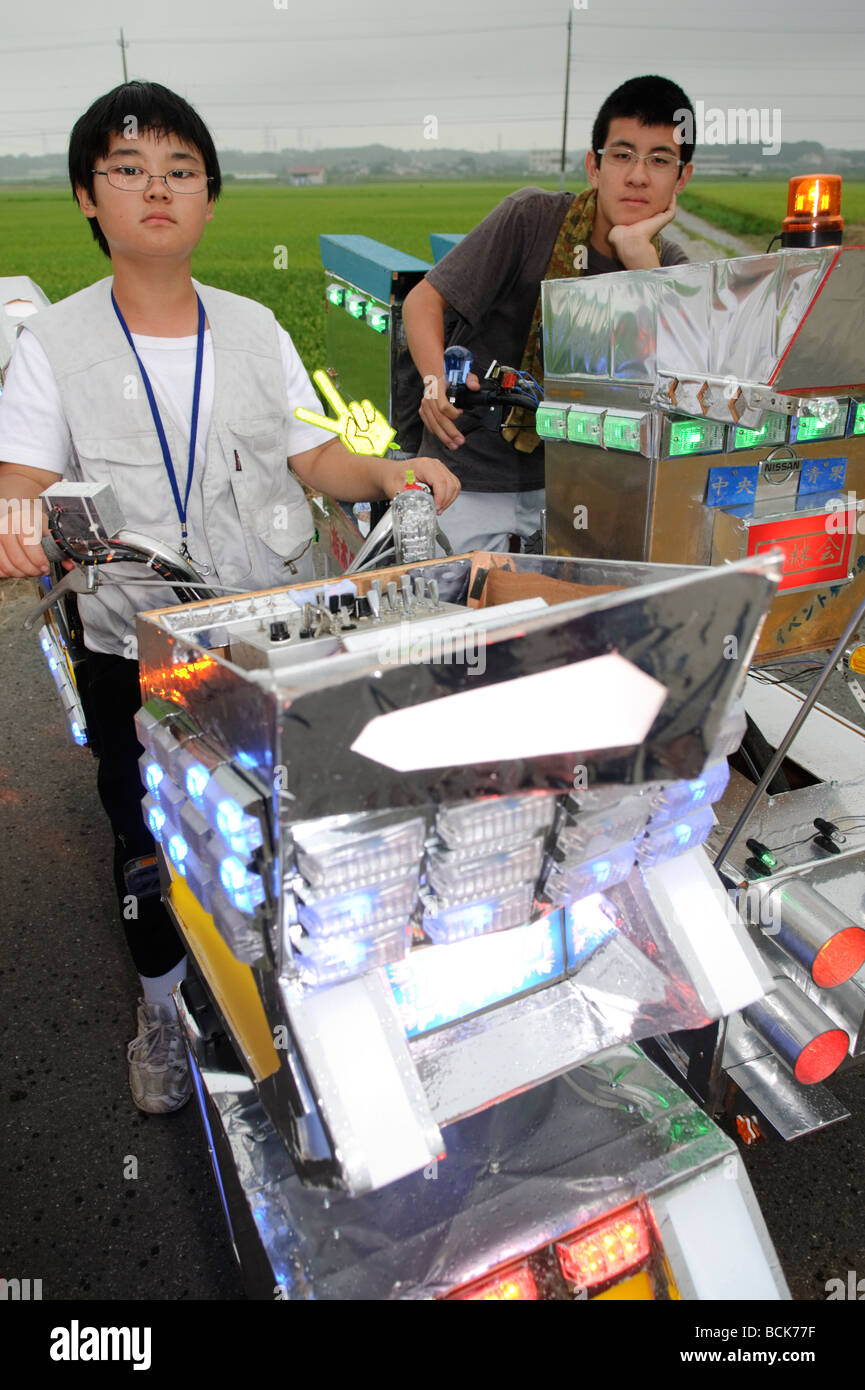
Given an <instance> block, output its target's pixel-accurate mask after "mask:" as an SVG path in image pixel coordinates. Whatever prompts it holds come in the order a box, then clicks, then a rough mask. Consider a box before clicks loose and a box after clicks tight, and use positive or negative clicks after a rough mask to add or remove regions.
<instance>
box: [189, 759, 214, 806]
mask: <svg viewBox="0 0 865 1390" xmlns="http://www.w3.org/2000/svg"><path fill="white" fill-rule="evenodd" d="M209 781H210V773H209V772H208V770H207V768H206V767H205V766H204V764H203V763H193V764H192V766H191V767H188V768H187V769H186V790H187V791H188V792H189V795H190V796H191V797H192V800H193V801H200V800H201V798H202V797H203V796H204V792H205V788H206V787H207V784H208V782H209Z"/></svg>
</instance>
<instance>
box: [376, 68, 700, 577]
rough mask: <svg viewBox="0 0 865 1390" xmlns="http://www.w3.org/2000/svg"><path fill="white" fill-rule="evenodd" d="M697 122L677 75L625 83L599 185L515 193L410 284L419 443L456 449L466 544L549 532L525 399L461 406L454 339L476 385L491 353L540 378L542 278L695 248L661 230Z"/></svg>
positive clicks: (452, 460)
mask: <svg viewBox="0 0 865 1390" xmlns="http://www.w3.org/2000/svg"><path fill="white" fill-rule="evenodd" d="M688 117H690V124H689V123H688V119H687V118H688ZM688 129H690V130H691V131H693V109H692V107H691V103H690V102H689V100H688V98H687V96H686V95H685V93H684V92H683V91H682V89H681V87H678V86H677V85H676V84H675V83H674V82H670V81H669V80H668V79H667V78H665V77H635V78H632V79H631V80H630V81H628V82H625V83H623V84H622V86H621V87H617V88H616V90H615V91H614V92H612V93H611V94H610V96H608V97H607V99H606V101H605V102H604V103H603V105H602V106H601V109H600V111H599V112H598V115H597V117H596V119H595V123H594V126H593V128H592V147H591V149H590V150H589V151H588V153H587V155H586V173H587V175H588V180H589V185H590V186H589V188H587V189H586V190H585V191H584V192H582V193H578V194H577V195H576V197H575V196H574V194H573V193H551V192H546V191H545V190H543V189H540V188H522V189H520V190H519V191H518V192H516V193H512V194H511V195H510V196H509V197H507V198H505V199H504V201H503V202H501V203H500V204H499V205H498V207H496V208H494V209H493V211H492V212H491V213H490V214H489V216H487V217H485V218H484V220H483V222H481V223H480V224H479V225H478V226H477V227H475V229H474V230H473V231H471V232H469V234H468V236H466V237H464V238H463V240H462V241H461V242H460V243H459V245H457V246H455V247H454V248H453V250H452V251H449V252H448V254H447V255H446V256H445V257H444V258H443V259H442V260H441V261H439V263H438V264H437V265H435V266H433V268H432V270H430V271H429V273H428V274H427V275H426V276H425V277H424V279H423V280H421V281H420V283H419V284H417V285H415V287H414V289H413V290H412V291H411V292H410V293H409V294H408V295H407V296H406V300H405V304H404V306H403V321H404V323H405V329H406V338H407V341H408V347H409V351H410V353H411V356H412V359H413V361H414V364H415V366H416V368H417V370H418V372H419V373H420V375H421V376H422V377H423V379H424V381H425V383H426V385H427V389H426V390H425V392H424V399H423V401H422V402H421V405H420V411H419V413H420V418H421V420H422V421H423V424H424V433H423V438H422V441H421V452H422V453H431V454H435V455H436V456H437V457H438V458H440V459H442V460H445V459H446V460H447V462H448V464H449V466H450V467H451V468H452V469H453V470H454V472H455V473H456V474H457V476H458V478H459V480H460V482H461V483H462V486H463V492H462V495H461V496H460V498H459V499H458V501H457V503H456V505H455V506H454V507H453V509H452V511H451V512H450V513H449V514H448V516H447V518H446V519H445V521H444V523H443V527H444V530H445V531H446V532H447V535H448V537H449V539H450V542H451V544H452V545H453V548H454V550H455V551H456V552H457V553H459V552H460V551H463V550H475V549H483V550H507V549H508V543H509V539H510V536H511V535H518V536H521V537H522V538H523V539H525V540H528V539H529V538H530V537H532V536H533V535H534V534H535V533H536V532H537V531H538V529H539V526H540V509H541V507H542V506H543V504H544V449H543V445H542V444H541V442H540V441H539V439H538V436H537V434H536V433H535V430H534V428H533V417H532V416H531V415H530V414H529V413H528V412H526V411H521V410H517V411H513V412H512V414H511V416H510V417H509V419H508V421H507V422H506V424H507V428H505V429H504V430H502V431H501V432H496V431H494V430H489V429H485V428H484V420H485V415H486V412H485V410H484V409H483V408H480V409H471V408H469V407H467V408H466V409H465V410H462V411H460V410H457V409H456V408H455V407H454V406H452V405H451V404H450V403H449V401H448V396H447V388H446V385H445V382H444V363H443V358H444V350H445V347H451V346H453V345H456V344H458V345H460V346H463V347H467V348H468V349H469V350H470V351H471V352H472V353H473V355H474V371H473V372H472V373H471V374H470V375H469V378H468V385H469V387H470V388H473V389H475V390H477V388H478V387H479V385H480V381H479V377H481V376H482V375H483V374H484V372H485V371H486V370H487V369H488V368H489V366H490V363H491V362H492V361H493V360H494V359H495V360H497V361H498V362H500V363H507V364H508V365H509V366H512V367H518V368H522V370H523V371H526V372H529V373H531V375H532V376H534V378H535V380H536V381H537V382H538V383H539V384H540V383H542V382H543V363H542V361H541V351H540V346H541V343H540V340H541V313H540V289H541V282H542V281H543V280H553V279H560V278H568V279H572V278H574V277H576V276H580V275H604V274H609V273H610V272H612V271H621V270H649V269H652V268H653V267H655V266H659V265H663V266H669V265H677V264H680V263H681V262H684V261H686V260H687V257H686V256H685V255H684V253H683V252H682V251H681V249H680V248H679V247H678V246H677V245H676V243H675V242H673V241H671V240H668V239H667V238H666V237H664V236H662V235H661V232H662V230H663V228H664V227H666V225H667V224H668V223H669V222H671V221H672V220H673V218H674V216H675V213H676V195H677V194H678V193H680V192H681V191H682V189H683V188H684V187H685V185H686V184H687V182H688V180H689V179H690V177H691V174H692V172H693V165H692V164H691V162H690V161H691V156H692V154H693V145H689V144H686V143H683V142H682V140H681V138H680V137H681V135H682V133H683V131H684V130H688Z"/></svg>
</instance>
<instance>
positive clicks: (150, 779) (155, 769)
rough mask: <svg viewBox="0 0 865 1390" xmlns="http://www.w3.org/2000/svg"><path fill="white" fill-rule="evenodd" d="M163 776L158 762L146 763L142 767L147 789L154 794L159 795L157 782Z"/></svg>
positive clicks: (158, 782)
mask: <svg viewBox="0 0 865 1390" xmlns="http://www.w3.org/2000/svg"><path fill="white" fill-rule="evenodd" d="M164 776H165V773H164V772H163V770H162V768H161V767H160V766H159V763H148V764H147V767H146V768H145V769H144V780H145V782H146V783H147V789H148V791H151V792H152V793H153V795H154V796H158V795H159V784H160V782H161V781H162V779H163V777H164Z"/></svg>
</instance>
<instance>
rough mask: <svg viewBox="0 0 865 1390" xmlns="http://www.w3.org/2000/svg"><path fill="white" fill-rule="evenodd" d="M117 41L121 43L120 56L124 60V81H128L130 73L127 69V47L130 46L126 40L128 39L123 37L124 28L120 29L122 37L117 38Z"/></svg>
mask: <svg viewBox="0 0 865 1390" xmlns="http://www.w3.org/2000/svg"><path fill="white" fill-rule="evenodd" d="M117 42H118V43H119V45H120V57H121V59H122V61H123V81H124V82H128V81H129V74H128V73H127V71H126V50H127V48H128V47H129V44H128V43H127V42H126V39H125V38H124V37H123V30H122V29H121V30H120V38H119V39H118V40H117Z"/></svg>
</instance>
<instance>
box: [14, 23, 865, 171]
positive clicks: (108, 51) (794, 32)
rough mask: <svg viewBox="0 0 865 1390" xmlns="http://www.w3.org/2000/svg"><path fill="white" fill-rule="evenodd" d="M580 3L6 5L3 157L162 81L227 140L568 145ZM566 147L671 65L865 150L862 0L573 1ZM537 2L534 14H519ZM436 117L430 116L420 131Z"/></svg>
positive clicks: (716, 100) (578, 144)
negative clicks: (605, 104) (124, 85)
mask: <svg viewBox="0 0 865 1390" xmlns="http://www.w3.org/2000/svg"><path fill="white" fill-rule="evenodd" d="M568 3H569V0H471V3H468V0H435V2H434V3H425V2H420V0H363V3H360V4H358V3H352V2H351V0H315V3H310V0H148V3H147V4H146V5H141V4H139V5H130V4H128V3H121V2H120V0H63V3H61V0H40V3H39V4H38V5H37V4H32V3H31V4H29V5H18V6H12V5H11V4H7V5H5V6H4V20H3V30H2V38H0V112H2V120H0V153H3V154H22V153H28V154H42V153H46V152H53V151H61V150H64V149H65V146H66V139H67V136H68V133H69V129H70V127H71V125H72V123H73V121H74V120H75V118H76V117H77V116H78V115H80V113H81V112H82V111H83V110H84V109H86V107H87V106H88V105H89V103H90V102H91V101H92V100H93V99H94V98H95V97H96V96H99V95H100V94H101V93H103V92H105V91H107V90H108V89H109V88H111V87H113V86H115V85H116V84H117V83H118V82H120V81H121V80H122V76H123V72H122V65H121V50H120V47H119V43H118V39H119V31H120V26H121V25H123V27H124V31H125V37H126V41H127V44H128V49H127V54H126V58H127V64H128V70H129V76H130V77H142V78H148V79H151V80H154V81H158V82H163V83H165V84H166V85H167V86H169V87H173V88H175V89H176V90H178V91H180V92H182V93H183V94H184V95H185V96H187V97H188V99H189V100H190V101H191V102H192V103H193V104H194V105H195V106H196V107H197V108H198V109H199V110H200V112H201V114H202V115H203V116H204V118H205V120H206V121H207V122H208V124H209V125H210V127H211V129H212V130H213V133H214V136H215V139H216V143H217V146H218V147H219V148H221V149H226V148H229V147H231V148H240V149H246V150H260V149H280V148H282V147H283V146H295V147H296V146H300V147H302V148H304V149H307V150H310V151H313V150H315V149H317V148H321V147H323V146H329V145H361V144H368V143H371V142H381V143H383V144H387V145H395V146H399V147H401V148H404V149H424V148H427V149H428V148H430V146H431V143H432V142H431V141H429V140H425V139H424V129H425V125H424V122H425V120H426V118H427V117H429V116H435V117H436V119H437V121H438V145H439V146H445V145H446V146H450V147H463V148H469V149H475V150H492V149H495V148H496V147H497V146H498V145H501V147H502V148H504V149H508V148H519V149H537V148H541V149H548V148H554V147H557V146H559V145H560V143H561V113H562V94H563V86H564V67H565V42H566V38H565V36H566V26H567V17H568ZM577 3H579V4H580V5H581V8H574V10H573V29H574V47H573V58H572V64H571V105H570V113H571V114H570V120H569V123H568V147H569V150H571V151H572V152H577V153H580V152H582V151H584V150H585V148H586V144H587V141H588V136H589V130H590V127H591V121H592V118H593V116H594V114H595V112H596V110H597V107H598V106H599V104H600V102H601V101H602V100H603V98H604V96H606V95H607V93H608V92H609V91H611V90H612V89H613V88H614V87H615V86H617V85H618V84H619V82H622V81H624V80H625V79H626V78H628V77H633V76H636V75H638V74H640V73H645V72H659V73H662V74H664V75H666V76H669V77H671V78H673V79H674V80H675V81H677V82H679V83H680V84H681V85H682V86H683V87H684V88H685V90H686V91H687V92H688V93H689V95H690V96H691V99H692V100H693V101H694V102H697V101H702V102H703V103H704V106H705V107H706V108H710V107H721V108H723V109H726V108H728V107H731V106H732V107H742V106H744V107H757V108H767V109H768V110H770V111H771V110H774V109H777V110H779V111H780V113H781V134H782V139H783V140H784V141H789V140H803V139H816V140H819V141H821V142H822V143H823V144H824V145H828V146H832V147H841V148H848V149H862V148H865V95H863V81H862V75H863V70H865V62H863V57H862V45H863V36H865V9H863V6H862V3H861V0H822V2H821V3H820V4H814V3H812V2H811V0H750V2H749V0H729V3H723V4H721V3H720V0H678V3H673V2H672V0H645V3H642V4H641V3H639V0H577ZM529 11H530V12H531V16H532V18H531V20H529V19H528V18H527V14H528V13H529ZM432 128H433V127H432V126H431V124H430V123H429V122H427V125H426V129H427V130H431V129H432Z"/></svg>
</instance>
